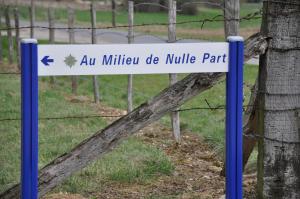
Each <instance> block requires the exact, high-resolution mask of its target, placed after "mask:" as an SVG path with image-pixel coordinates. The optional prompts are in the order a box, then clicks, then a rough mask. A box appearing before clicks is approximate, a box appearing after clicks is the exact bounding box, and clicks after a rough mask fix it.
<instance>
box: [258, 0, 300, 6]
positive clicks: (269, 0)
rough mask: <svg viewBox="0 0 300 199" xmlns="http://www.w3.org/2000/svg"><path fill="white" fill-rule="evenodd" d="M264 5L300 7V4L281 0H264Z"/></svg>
mask: <svg viewBox="0 0 300 199" xmlns="http://www.w3.org/2000/svg"><path fill="white" fill-rule="evenodd" d="M263 3H280V4H286V5H296V6H300V3H296V2H286V1H279V0H264V1H263Z"/></svg>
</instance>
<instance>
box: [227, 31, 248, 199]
mask: <svg viewBox="0 0 300 199" xmlns="http://www.w3.org/2000/svg"><path fill="white" fill-rule="evenodd" d="M227 40H228V42H229V71H228V73H227V76H226V163H225V164H226V199H242V198H243V197H242V195H243V194H242V183H243V182H242V178H243V160H242V155H243V134H242V133H243V128H242V122H243V121H242V120H243V61H244V60H243V58H244V52H243V49H244V47H243V38H242V37H238V36H231V37H228V38H227Z"/></svg>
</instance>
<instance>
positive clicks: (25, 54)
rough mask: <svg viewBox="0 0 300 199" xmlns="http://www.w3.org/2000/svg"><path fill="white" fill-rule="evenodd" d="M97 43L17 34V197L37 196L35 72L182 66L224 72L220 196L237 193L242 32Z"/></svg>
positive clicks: (237, 196)
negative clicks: (41, 40) (223, 37)
mask: <svg viewBox="0 0 300 199" xmlns="http://www.w3.org/2000/svg"><path fill="white" fill-rule="evenodd" d="M103 46H104V45H39V46H38V45H37V41H36V40H34V39H24V40H22V42H21V67H22V146H21V150H22V163H21V199H37V198H38V76H53V75H97V74H151V73H152V74H153V73H188V72H189V73H193V72H194V73H199V72H227V76H226V199H242V198H243V191H242V180H243V164H242V161H243V157H242V155H243V154H242V152H243V150H242V147H243V131H242V113H243V109H242V107H243V58H244V52H243V49H244V42H243V38H242V37H238V36H232V37H228V42H219V43H190V44H139V45H134V44H130V45H124V44H123V45H105V47H103ZM38 60H40V61H39V62H38ZM50 64H51V67H45V66H50Z"/></svg>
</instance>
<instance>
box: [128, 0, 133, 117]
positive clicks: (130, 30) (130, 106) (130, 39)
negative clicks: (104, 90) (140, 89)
mask: <svg viewBox="0 0 300 199" xmlns="http://www.w3.org/2000/svg"><path fill="white" fill-rule="evenodd" d="M133 21H134V3H133V1H128V43H129V44H131V43H133V42H134V41H133V40H134V33H133V24H134V22H133ZM132 95H133V75H128V85H127V113H129V112H131V111H132V110H133V102H132Z"/></svg>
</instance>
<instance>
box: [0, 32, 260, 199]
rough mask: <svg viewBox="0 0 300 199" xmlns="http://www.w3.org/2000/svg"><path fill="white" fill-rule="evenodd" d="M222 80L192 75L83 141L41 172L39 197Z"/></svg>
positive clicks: (4, 196) (6, 198)
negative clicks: (118, 144)
mask: <svg viewBox="0 0 300 199" xmlns="http://www.w3.org/2000/svg"><path fill="white" fill-rule="evenodd" d="M257 36H259V35H257ZM253 39H254V40H257V39H256V37H255V38H251V40H247V41H246V45H245V49H257V46H256V45H261V43H255V42H253V41H252V40H253ZM262 43H263V42H262ZM249 45H251V46H252V47H250V46H249ZM251 54H254V53H253V52H249V51H246V52H245V59H247V58H246V57H250V55H251ZM223 76H224V73H223V74H221V73H214V74H205V73H203V74H191V75H189V76H187V77H186V78H184V79H183V80H181V81H179V82H177V83H176V84H174V85H172V86H171V87H169V88H166V89H165V90H163V91H162V92H161V93H160V94H158V95H157V96H156V97H154V98H153V99H152V100H150V101H149V102H146V103H144V104H142V105H141V106H140V107H138V108H137V109H135V110H134V111H133V112H131V113H129V114H128V115H126V116H124V117H122V118H120V119H119V120H117V121H115V122H114V123H112V124H111V125H109V126H108V127H106V128H105V129H104V130H102V131H99V132H97V133H96V134H95V135H93V136H92V137H90V138H88V139H87V140H85V141H83V142H82V143H80V144H79V145H77V146H76V147H75V148H74V149H72V150H71V151H70V152H69V153H66V154H64V155H62V156H60V157H58V158H56V159H55V160H54V161H52V162H51V163H49V164H48V165H47V166H45V167H44V168H42V169H41V170H40V172H39V196H40V197H41V196H43V195H45V194H46V193H47V192H49V191H50V190H52V189H53V188H54V187H55V186H57V185H58V184H59V183H61V182H62V181H63V180H64V179H66V178H67V177H68V176H70V175H71V174H73V173H74V172H76V171H78V170H80V169H82V168H84V167H85V166H87V165H88V164H89V163H90V162H92V161H93V160H95V159H97V158H100V157H101V156H102V155H103V154H105V153H107V152H109V151H111V150H112V149H113V148H114V147H115V146H116V144H117V143H118V142H119V141H120V140H121V139H123V138H125V137H127V136H129V135H131V134H133V133H135V132H137V131H138V130H140V129H142V128H143V127H145V126H147V125H149V124H151V123H152V122H154V121H157V120H159V119H160V118H161V117H162V116H164V115H165V114H167V113H169V112H171V111H173V110H175V109H176V108H177V107H179V106H180V105H182V104H183V103H184V102H186V101H187V100H189V99H191V98H192V97H194V96H195V95H197V94H199V93H201V92H203V91H205V90H207V89H209V88H211V87H212V86H213V85H214V84H215V83H217V82H218V80H219V79H220V78H222V77H223ZM19 197H20V185H19V184H17V185H15V186H13V187H11V188H10V189H8V190H6V191H5V192H3V193H1V194H0V198H1V199H16V198H19Z"/></svg>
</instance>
